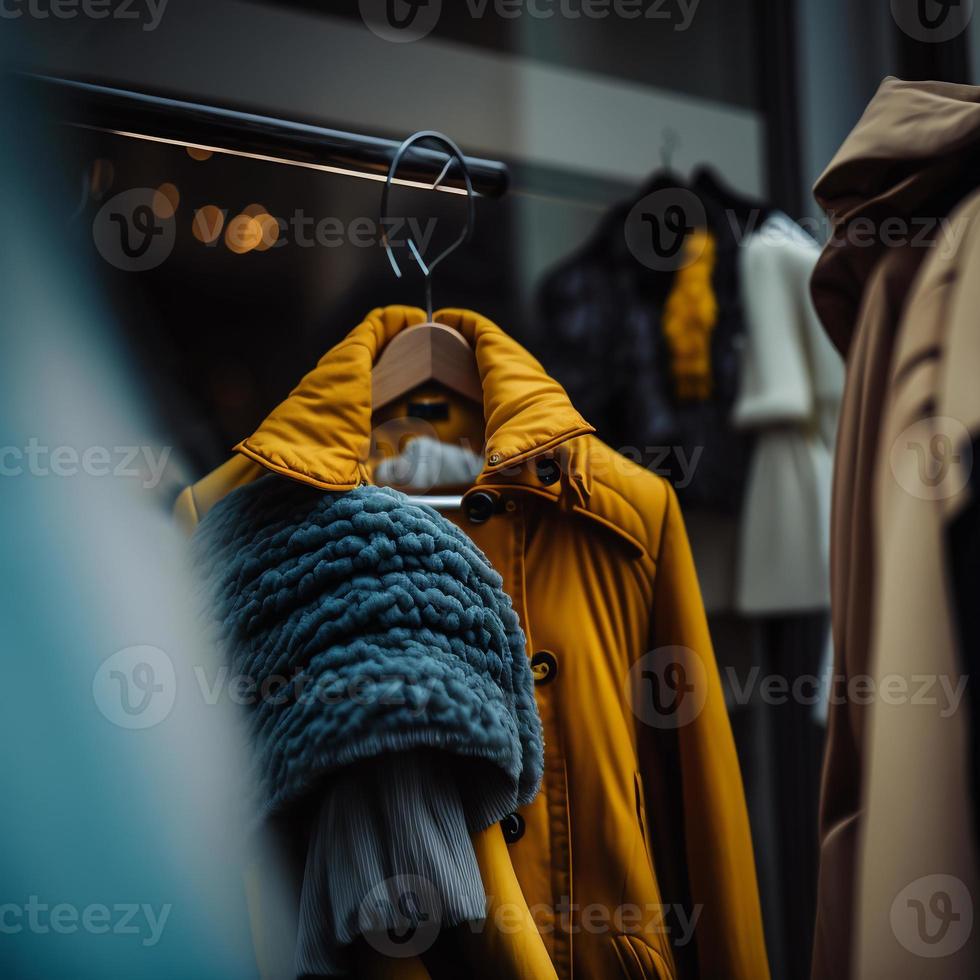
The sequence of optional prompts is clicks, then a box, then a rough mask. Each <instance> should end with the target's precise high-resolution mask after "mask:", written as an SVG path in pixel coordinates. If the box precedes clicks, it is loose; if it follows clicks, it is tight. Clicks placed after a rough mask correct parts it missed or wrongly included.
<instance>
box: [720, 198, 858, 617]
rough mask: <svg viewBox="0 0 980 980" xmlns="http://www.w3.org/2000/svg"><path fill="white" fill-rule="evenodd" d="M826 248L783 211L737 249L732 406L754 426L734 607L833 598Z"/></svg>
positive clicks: (834, 374) (836, 400)
mask: <svg viewBox="0 0 980 980" xmlns="http://www.w3.org/2000/svg"><path fill="white" fill-rule="evenodd" d="M819 255H820V248H819V247H818V246H817V244H816V243H815V242H814V241H813V240H812V239H811V238H810V237H809V236H808V235H806V234H805V233H804V232H803V231H802V230H801V229H800V228H799V227H798V226H797V225H796V224H794V222H792V221H791V220H790V219H789V218H788V217H787V216H786V215H784V214H778V213H777V214H774V215H772V216H771V217H770V218H769V219H768V220H767V221H766V222H765V223H764V224H763V225H762V226H761V227H760V228H759V229H758V230H757V231H756V232H754V233H753V234H752V235H751V236H750V237H749V238H748V239H747V241H746V242H745V243H744V244H743V246H742V248H741V249H740V251H739V286H740V292H741V296H742V303H743V306H744V314H745V338H746V342H745V349H744V361H743V364H742V371H741V376H740V388H739V393H738V397H737V399H736V402H735V406H734V410H733V424H734V425H735V427H736V428H739V429H743V430H748V431H753V432H755V434H756V441H755V448H754V451H753V457H752V460H751V463H750V466H749V472H748V477H747V480H746V486H745V498H744V503H743V509H742V521H741V532H740V542H739V549H738V559H737V564H736V570H735V608H736V609H737V610H738V611H739V612H743V613H749V614H755V615H771V614H782V613H795V612H806V611H818V610H820V609H824V608H827V607H829V605H830V589H829V542H830V493H831V473H832V460H833V443H834V434H835V431H836V428H837V413H838V410H839V407H840V399H841V395H842V393H843V388H844V365H843V362H842V361H841V359H840V357H839V355H838V354H837V351H836V350H835V349H834V347H833V346H832V345H831V343H830V341H829V339H828V338H827V335H826V334H825V332H824V330H823V327H822V326H821V325H820V321H819V320H818V319H817V314H816V311H815V310H814V308H813V303H812V301H811V299H810V274H811V273H812V271H813V266H814V264H815V263H816V261H817V258H818V256H819Z"/></svg>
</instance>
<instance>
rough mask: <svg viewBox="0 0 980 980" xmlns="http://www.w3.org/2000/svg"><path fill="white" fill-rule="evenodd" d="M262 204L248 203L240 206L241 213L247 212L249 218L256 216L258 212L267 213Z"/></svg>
mask: <svg viewBox="0 0 980 980" xmlns="http://www.w3.org/2000/svg"><path fill="white" fill-rule="evenodd" d="M267 213H268V212H267V211H266V207H265V205H264V204H250V205H248V207H245V208H242V214H247V215H248V216H249V217H250V218H257V217H258V216H259V215H260V214H267Z"/></svg>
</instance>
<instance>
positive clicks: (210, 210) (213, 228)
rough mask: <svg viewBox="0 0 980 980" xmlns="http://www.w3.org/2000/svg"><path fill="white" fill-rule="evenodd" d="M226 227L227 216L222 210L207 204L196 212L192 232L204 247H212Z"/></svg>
mask: <svg viewBox="0 0 980 980" xmlns="http://www.w3.org/2000/svg"><path fill="white" fill-rule="evenodd" d="M224 225H225V214H224V212H223V211H222V210H221V208H219V207H217V206H216V205H214V204H205V205H204V207H203V208H198V209H197V210H196V211H195V212H194V220H193V222H191V230H192V231H193V233H194V237H195V238H196V239H197V240H198V241H199V242H200V243H201V244H202V245H210V244H211V243H212V242H216V241H217V240H218V237H219V236H220V235H221V229H222V228H223V227H224Z"/></svg>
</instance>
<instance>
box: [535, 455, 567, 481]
mask: <svg viewBox="0 0 980 980" xmlns="http://www.w3.org/2000/svg"><path fill="white" fill-rule="evenodd" d="M534 468H535V470H536V471H537V474H538V479H539V480H540V481H541V482H542V483H543V484H544V485H545V486H546V487H550V486H551V484H552V483H557V482H558V478H559V477H560V476H561V467H560V466H559V465H558V463H557V462H556V461H555V460H553V459H552V458H551V457H550V456H541V457H539V458H538V459H537V460H535V462H534Z"/></svg>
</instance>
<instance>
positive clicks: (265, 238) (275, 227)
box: [255, 212, 279, 252]
mask: <svg viewBox="0 0 980 980" xmlns="http://www.w3.org/2000/svg"><path fill="white" fill-rule="evenodd" d="M255 220H256V221H257V222H258V223H259V227H260V228H261V229H262V241H260V242H259V244H258V245H256V246H255V251H256V252H268V251H269V249H270V248H272V246H273V245H275V244H276V242H277V241H278V240H279V222H278V221H276V219H275V218H274V217H273V216H272V215H271V214H268V213H266V212H263V213H262V214H257V215H256V216H255Z"/></svg>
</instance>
